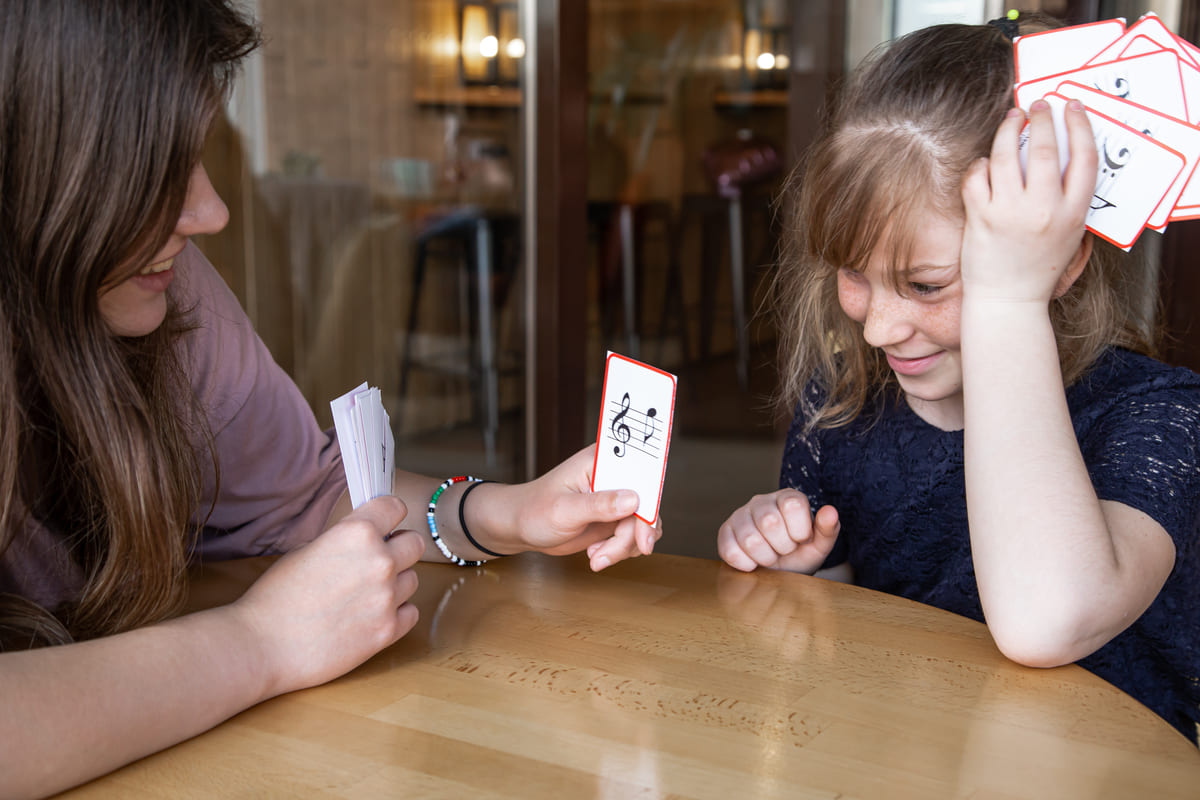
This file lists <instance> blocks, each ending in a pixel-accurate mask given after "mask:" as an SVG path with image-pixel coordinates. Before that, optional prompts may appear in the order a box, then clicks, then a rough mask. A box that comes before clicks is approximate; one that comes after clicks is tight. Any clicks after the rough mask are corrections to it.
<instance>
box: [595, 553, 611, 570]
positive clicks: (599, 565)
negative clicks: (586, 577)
mask: <svg viewBox="0 0 1200 800" xmlns="http://www.w3.org/2000/svg"><path fill="white" fill-rule="evenodd" d="M611 565H612V559H610V558H609V557H608V556H600V557H599V558H597V559H596V560H595V561H594V562H593V563H592V570H594V571H595V572H599V571H600V570H602V569H604V568H605V567H608V566H611Z"/></svg>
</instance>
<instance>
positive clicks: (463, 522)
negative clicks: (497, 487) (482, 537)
mask: <svg viewBox="0 0 1200 800" xmlns="http://www.w3.org/2000/svg"><path fill="white" fill-rule="evenodd" d="M485 483H495V481H475V482H474V483H472V484H471V485H470V486H468V487H467V488H466V491H464V492H463V493H462V496H461V497H459V498H458V526H459V527H460V528H462V532H463V536H465V537H467V541H468V542H470V543H471V546H472V547H474V548H475V549H476V550H478V551H479V552H481V553H487V554H488V555H489V556H492V557H493V558H504V556H505V554H504V553H497V552H496V551H495V550H488V549H487V548H486V547H484V546H483V545H481V544H480V543H479V542H477V541H475V537H474V536H472V535H471V532H470V531H469V530H467V516H466V514H464V513H463V509H464V508H466V505H467V495H469V494H470V493H471V492H473V491H475V490H476V489H478V488H479V487H480V486H483V485H484V484H485Z"/></svg>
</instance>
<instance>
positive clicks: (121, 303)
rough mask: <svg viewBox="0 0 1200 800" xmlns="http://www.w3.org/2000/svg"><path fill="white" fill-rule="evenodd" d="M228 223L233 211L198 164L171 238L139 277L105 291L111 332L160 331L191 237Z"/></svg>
mask: <svg viewBox="0 0 1200 800" xmlns="http://www.w3.org/2000/svg"><path fill="white" fill-rule="evenodd" d="M227 222H229V210H228V209H227V208H226V207H225V203H224V202H222V201H221V198H220V196H219V195H218V194H217V192H216V190H215V189H213V185H212V183H210V182H209V180H208V173H206V172H205V171H204V167H203V166H201V165H199V164H197V165H196V167H195V168H194V169H193V170H192V176H191V178H190V179H189V181H188V189H187V197H186V198H185V199H184V202H183V210H182V211H181V212H180V214H179V221H178V222H177V223H176V224H175V230H174V231H173V232H172V233H171V238H170V239H168V240H167V243H166V244H165V245H163V248H162V249H161V250H159V251H158V253H156V254H155V256H154V257H153V258H151V259H150V263H149V264H147V265H145V266H144V267H142V269H141V270H140V271H139V272H138V273H137V274H136V275H133V276H132V277H130V278H127V279H126V280H124V281H122V282H121V283H118V284H117V285H116V286H113V287H112V288H107V289H103V290H102V291H101V293H100V300H99V305H100V316H102V317H103V318H104V321H105V322H106V323H108V327H109V329H110V330H111V331H112V332H113V333H114V334H116V335H117V336H146V335H148V334H150V333H152V332H153V331H155V330H157V329H158V326H159V325H162V322H163V319H165V318H166V315H167V287H169V286H170V285H171V281H172V280H174V277H175V269H174V264H175V256H177V255H179V253H180V251H182V250H183V248H184V246H185V245H187V241H188V237H189V236H192V235H194V234H199V233H216V232H217V231H219V230H221V229H222V228H224V227H225V224H226V223H227Z"/></svg>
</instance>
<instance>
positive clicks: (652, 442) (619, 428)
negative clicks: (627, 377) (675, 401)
mask: <svg viewBox="0 0 1200 800" xmlns="http://www.w3.org/2000/svg"><path fill="white" fill-rule="evenodd" d="M609 405H610V406H611V407H612V411H613V417H612V421H611V422H610V424H609V426H608V431H609V432H608V437H607V438H609V439H611V440H612V441H614V442H616V443H617V444H616V445H615V446H614V447H613V453H614V454H616V455H617V456H618V457H623V456H624V455H625V452H626V451H627V448H630V447H632V448H633V449H634V450H636V451H638V452H639V453H641V454H643V455H646V456H649V457H651V458H658V457H659V456H658V451H659V444H658V439H659V438H660V437H658V436H656V434H657V433H658V428H657V425H656V420H657V417H658V410H657V409H655V408H648V409H646V411H645V412H641V411H638V410H637V409H635V408H633V407H632V406H631V404H630V399H629V392H625V394H624V396H623V397H622V398H621V400H620V402H617V401H615V400H613V401H610V403H609ZM630 423H633V426H634V427H635V428H638V429H639V430H637V431H636V432H635V431H634V430H633V428H631V427H630Z"/></svg>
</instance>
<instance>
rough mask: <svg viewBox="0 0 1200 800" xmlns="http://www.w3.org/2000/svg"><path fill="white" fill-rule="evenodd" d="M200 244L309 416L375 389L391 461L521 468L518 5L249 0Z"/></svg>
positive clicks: (503, 475) (486, 469)
mask: <svg viewBox="0 0 1200 800" xmlns="http://www.w3.org/2000/svg"><path fill="white" fill-rule="evenodd" d="M254 11H255V14H256V16H257V17H258V19H259V20H260V22H261V24H262V28H263V33H264V38H265V43H264V46H263V47H262V49H261V51H260V52H258V53H256V54H255V55H254V56H253V57H252V58H251V59H250V61H249V63H248V64H247V68H246V70H245V72H244V74H243V75H242V77H241V79H240V81H239V85H238V87H237V91H236V93H235V97H234V98H233V100H232V102H231V103H230V105H229V109H228V114H227V117H226V119H224V120H221V121H220V122H219V124H218V125H217V127H216V130H215V131H214V133H213V136H212V139H211V141H210V144H209V148H208V151H207V153H206V156H205V163H206V165H207V166H208V168H209V172H210V174H211V175H212V176H213V180H214V183H215V184H216V185H217V188H218V190H219V191H221V193H222V195H223V196H224V197H225V199H226V201H227V203H228V205H229V207H230V212H231V222H230V225H229V227H228V229H227V230H226V231H224V232H223V233H221V234H219V235H217V236H214V237H209V239H208V241H205V242H201V243H200V244H201V246H202V247H203V249H205V250H206V251H207V252H208V254H209V256H210V258H211V259H212V260H213V261H214V263H215V264H216V265H217V267H218V269H219V270H221V272H222V274H223V275H224V276H225V278H226V280H227V281H228V282H229V284H230V285H231V287H233V289H234V291H235V292H236V293H237V295H238V296H239V298H240V299H241V300H242V302H243V303H244V305H245V307H246V309H247V312H248V313H249V315H250V317H251V319H252V321H253V322H254V324H255V326H256V328H257V330H258V332H259V334H260V336H261V337H262V338H263V340H264V342H265V343H266V344H267V346H268V347H269V348H270V350H271V352H272V354H273V355H274V357H275V359H276V360H277V361H278V362H279V363H280V365H281V366H283V368H284V369H285V370H287V371H288V372H289V373H290V374H291V375H292V376H293V377H294V378H295V380H296V382H297V384H298V385H299V386H300V389H301V390H302V391H303V393H304V395H305V397H306V398H307V399H308V400H309V402H310V403H311V404H312V407H313V410H314V411H315V412H316V414H317V417H318V419H319V420H320V421H321V422H322V423H323V424H326V425H328V424H331V418H330V413H329V401H330V400H331V399H333V398H334V397H335V396H337V395H339V394H341V393H343V392H345V391H347V390H349V389H351V388H353V387H354V386H356V385H357V384H359V383H360V382H362V381H368V382H370V383H371V384H373V385H376V386H379V387H380V388H381V389H382V391H383V398H384V404H385V407H386V408H387V409H388V410H389V413H390V415H391V419H392V423H393V427H394V428H395V433H396V438H397V463H398V466H400V467H402V468H408V469H414V470H419V471H422V472H427V473H431V474H461V473H462V472H464V471H472V472H474V473H476V474H482V475H487V476H488V477H493V478H499V479H512V478H515V477H520V476H521V475H522V474H523V469H524V449H525V433H524V421H523V417H522V413H521V412H522V408H523V405H524V395H525V383H524V375H523V364H524V361H525V359H524V348H525V333H524V330H525V311H524V308H523V299H524V297H525V291H524V290H523V289H522V288H521V283H522V281H523V269H522V257H523V241H522V240H523V231H524V225H523V216H524V214H525V210H524V199H523V186H522V183H523V181H522V174H523V170H522V164H521V153H522V138H521V137H522V129H521V124H520V111H521V103H522V95H521V89H520V87H519V85H518V76H519V74H520V70H519V67H520V64H521V59H522V58H523V57H524V52H523V42H522V41H521V40H520V36H519V30H518V27H517V24H516V23H517V19H516V14H517V5H516V4H515V3H511V2H490V0H489V1H487V2H484V1H482V0H474V1H473V2H467V1H465V0H457V1H456V0H413V1H411V2H396V1H395V0H354V1H353V2H345V3H328V2H323V0H258V2H257V3H255V4H254Z"/></svg>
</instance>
